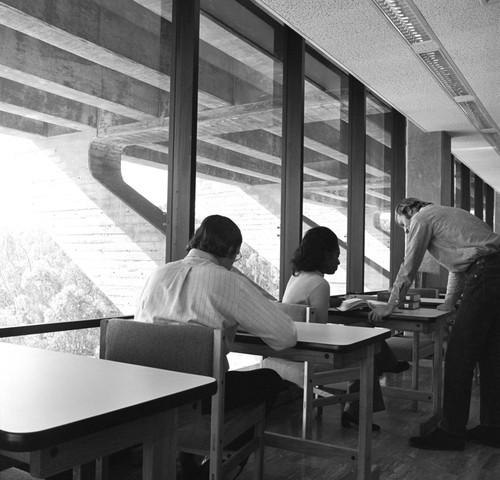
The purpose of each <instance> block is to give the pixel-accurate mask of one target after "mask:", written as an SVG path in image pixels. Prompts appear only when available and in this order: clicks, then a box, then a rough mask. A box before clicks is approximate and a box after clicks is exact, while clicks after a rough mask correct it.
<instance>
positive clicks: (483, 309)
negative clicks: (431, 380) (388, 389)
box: [370, 198, 500, 450]
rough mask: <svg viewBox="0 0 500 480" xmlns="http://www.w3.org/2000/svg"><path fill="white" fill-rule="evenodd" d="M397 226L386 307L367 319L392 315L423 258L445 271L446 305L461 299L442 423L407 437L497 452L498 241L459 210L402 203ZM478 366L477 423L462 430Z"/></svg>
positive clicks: (430, 445) (431, 445)
mask: <svg viewBox="0 0 500 480" xmlns="http://www.w3.org/2000/svg"><path fill="white" fill-rule="evenodd" d="M395 216H396V222H397V223H398V224H399V225H400V226H401V227H402V228H404V230H405V232H406V234H407V246H406V253H405V259H404V262H403V264H402V265H401V267H400V269H399V272H398V275H397V277H396V280H395V282H394V284H393V286H392V289H391V295H390V298H389V301H388V304H387V306H382V307H379V308H377V309H375V310H373V311H372V312H371V313H370V318H371V319H372V320H374V321H380V320H382V319H383V318H384V317H386V316H388V315H390V314H391V313H392V312H393V311H394V310H395V309H396V307H397V305H398V303H399V299H400V298H403V296H404V295H405V294H406V292H407V290H408V288H409V287H410V285H411V283H412V282H413V279H414V278H415V274H416V273H417V270H418V268H419V267H420V264H421V262H422V259H423V257H424V254H425V252H426V251H428V252H429V253H430V254H431V255H432V256H433V257H434V258H435V259H436V260H437V261H438V262H439V263H440V264H441V265H442V266H443V267H445V268H446V269H447V270H448V272H449V275H448V283H447V288H446V296H445V299H444V303H443V304H442V305H440V306H439V307H438V308H439V309H440V310H450V311H451V310H453V309H454V308H455V305H456V303H457V301H458V300H459V299H460V298H461V301H460V304H459V307H458V311H457V315H456V319H455V323H454V325H453V328H452V331H451V336H450V340H449V343H448V348H447V350H446V358H445V379H444V399H443V418H442V421H441V423H440V425H439V427H438V428H436V429H435V430H434V431H432V432H431V433H430V434H428V435H425V436H421V437H413V438H410V445H412V446H414V447H417V448H423V449H427V450H463V449H464V447H465V440H466V439H467V440H469V441H472V442H475V443H480V444H484V445H489V446H494V447H499V448H500V409H499V408H498V406H499V405H500V321H499V313H498V312H500V235H498V234H496V233H494V232H493V231H492V229H491V228H490V227H489V226H488V225H487V224H486V223H485V222H483V221H482V220H481V219H479V218H478V217H476V216H474V215H472V214H471V213H470V212H467V211H465V210H462V209H460V208H453V207H445V206H441V205H434V204H432V203H429V202H424V201H422V200H419V199H417V198H405V199H404V200H402V201H401V202H400V203H399V204H398V205H397V207H396V211H395ZM476 364H479V369H480V374H481V384H480V396H481V400H480V402H481V403H480V424H479V425H478V426H476V427H475V428H472V429H470V430H467V431H466V426H467V422H468V419H469V408H470V399H471V390H472V378H473V371H474V368H475V366H476Z"/></svg>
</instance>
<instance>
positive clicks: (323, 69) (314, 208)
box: [303, 51, 349, 295]
mask: <svg viewBox="0 0 500 480" xmlns="http://www.w3.org/2000/svg"><path fill="white" fill-rule="evenodd" d="M305 76H306V81H305V103H304V174H303V178H304V180H303V182H304V185H303V192H304V194H303V222H304V228H303V230H304V233H305V232H306V231H307V230H308V229H309V228H311V227H313V226H317V225H320V226H324V227H328V228H330V229H331V230H333V231H334V232H335V233H336V235H337V237H338V239H339V243H340V262H341V263H340V267H339V269H338V270H337V272H336V273H335V275H326V276H325V278H326V279H327V280H328V282H329V283H330V291H331V293H332V295H333V294H341V293H345V292H346V270H345V267H346V265H345V260H346V256H345V251H346V243H347V189H348V162H349V119H348V116H349V100H348V97H349V91H348V78H347V75H345V74H343V73H341V72H339V71H338V70H337V69H336V68H335V67H333V66H331V65H328V64H327V63H325V61H324V60H323V61H322V60H321V58H320V57H319V56H318V55H317V54H315V52H313V51H308V52H306V56H305Z"/></svg>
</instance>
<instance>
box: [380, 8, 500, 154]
mask: <svg viewBox="0 0 500 480" xmlns="http://www.w3.org/2000/svg"><path fill="white" fill-rule="evenodd" d="M372 1H373V3H374V4H375V5H376V6H377V7H378V9H379V10H380V11H381V12H382V13H383V14H384V16H385V17H386V19H387V20H388V21H389V22H390V24H391V25H392V26H393V27H394V28H395V29H396V30H397V31H398V32H399V33H400V34H401V36H402V37H403V38H404V39H405V40H406V42H407V43H408V44H409V46H410V47H411V49H412V50H413V51H414V53H415V54H416V55H417V56H418V57H419V58H420V60H421V61H422V62H423V63H424V64H425V66H426V67H427V68H428V69H429V71H430V72H431V73H432V74H433V75H434V77H435V78H436V80H437V81H438V83H439V84H440V85H441V87H442V88H443V89H444V90H445V92H446V93H447V94H448V95H449V96H450V97H451V98H452V99H453V100H454V101H455V102H456V103H457V105H458V106H459V107H460V108H461V109H462V111H463V112H464V113H465V114H466V115H467V117H468V118H469V120H470V121H471V123H472V124H473V125H474V126H475V127H476V128H477V129H478V130H479V131H480V132H481V134H482V135H483V137H484V138H485V139H486V140H487V141H488V142H489V143H490V144H491V145H492V146H493V147H494V148H495V150H496V151H497V152H498V153H500V129H499V128H498V125H496V123H495V122H494V120H493V119H492V118H491V116H490V114H489V113H488V112H487V110H486V108H484V106H483V105H482V103H481V102H480V101H479V100H478V98H477V95H476V94H475V93H474V91H473V90H472V88H471V86H470V85H469V84H468V82H467V80H466V79H465V77H464V76H463V75H462V73H461V72H460V70H459V69H458V67H457V66H456V65H455V64H454V62H453V60H451V58H450V56H449V55H448V53H447V52H446V50H445V49H444V47H443V45H442V44H441V42H440V41H439V39H438V38H437V36H436V35H435V34H434V32H433V31H432V29H431V27H430V26H429V24H428V23H427V22H426V20H425V18H424V17H423V16H422V14H421V13H420V11H419V10H418V8H417V7H416V5H415V4H414V3H413V1H412V0H372ZM495 1H498V0H495ZM482 2H484V3H487V0H482Z"/></svg>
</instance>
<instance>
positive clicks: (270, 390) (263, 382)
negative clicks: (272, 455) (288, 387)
mask: <svg viewBox="0 0 500 480" xmlns="http://www.w3.org/2000/svg"><path fill="white" fill-rule="evenodd" d="M225 380H226V385H225V395H224V411H225V412H230V411H231V410H234V409H236V408H238V407H241V406H242V405H256V404H258V403H261V402H264V403H265V410H266V415H267V414H268V413H269V412H270V410H271V408H272V406H273V405H274V403H275V402H276V399H277V397H278V395H279V393H280V392H281V391H282V390H283V388H284V382H283V380H282V378H281V377H280V376H279V375H278V374H277V373H276V372H275V371H274V370H271V369H270V368H258V369H255V370H245V371H239V370H231V371H229V372H226V378H225ZM210 405H211V403H210V399H208V401H204V402H203V404H202V409H201V410H202V413H210ZM251 436H252V430H249V431H247V432H246V433H244V434H243V435H241V436H240V437H238V438H237V439H236V440H234V441H233V442H232V443H231V444H230V445H228V446H227V448H228V449H229V450H237V449H238V448H240V447H241V446H242V445H244V444H245V443H246V442H248V441H249V439H250V438H251Z"/></svg>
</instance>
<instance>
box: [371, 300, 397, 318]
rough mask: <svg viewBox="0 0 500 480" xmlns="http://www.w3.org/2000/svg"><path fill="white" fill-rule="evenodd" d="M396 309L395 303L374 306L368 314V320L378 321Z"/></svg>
mask: <svg viewBox="0 0 500 480" xmlns="http://www.w3.org/2000/svg"><path fill="white" fill-rule="evenodd" d="M394 310H396V305H389V304H387V305H382V306H380V307H376V308H374V309H373V310H372V311H371V312H370V313H369V315H368V319H369V320H370V322H380V321H381V320H382V319H383V318H385V317H388V316H389V315H390V314H391V313H393V312H394Z"/></svg>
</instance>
